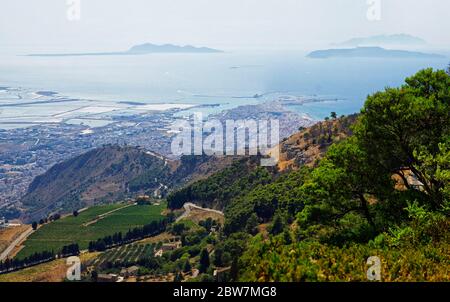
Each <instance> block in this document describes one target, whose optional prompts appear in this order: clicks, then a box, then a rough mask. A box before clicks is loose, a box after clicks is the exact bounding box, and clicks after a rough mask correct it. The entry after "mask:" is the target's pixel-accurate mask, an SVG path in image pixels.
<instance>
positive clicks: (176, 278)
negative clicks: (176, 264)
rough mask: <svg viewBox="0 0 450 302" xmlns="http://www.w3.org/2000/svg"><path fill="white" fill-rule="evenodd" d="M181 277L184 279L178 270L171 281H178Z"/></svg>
mask: <svg viewBox="0 0 450 302" xmlns="http://www.w3.org/2000/svg"><path fill="white" fill-rule="evenodd" d="M183 279H184V278H183V275H182V274H181V273H180V272H177V273H176V274H175V278H174V279H173V282H177V283H179V282H181V281H183Z"/></svg>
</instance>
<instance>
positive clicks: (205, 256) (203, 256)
mask: <svg viewBox="0 0 450 302" xmlns="http://www.w3.org/2000/svg"><path fill="white" fill-rule="evenodd" d="M209 266H210V262H209V253H208V250H206V249H203V250H202V252H201V253H200V265H199V271H200V273H206V271H207V270H208V268H209Z"/></svg>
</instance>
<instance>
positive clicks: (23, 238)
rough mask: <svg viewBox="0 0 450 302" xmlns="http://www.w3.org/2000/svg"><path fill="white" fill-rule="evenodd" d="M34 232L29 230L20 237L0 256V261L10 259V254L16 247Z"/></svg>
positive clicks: (31, 229)
mask: <svg viewBox="0 0 450 302" xmlns="http://www.w3.org/2000/svg"><path fill="white" fill-rule="evenodd" d="M33 232H34V230H33V228H29V229H28V230H26V231H25V232H23V233H22V234H20V235H19V237H17V238H16V239H15V240H14V241H13V242H11V244H10V245H9V246H8V247H7V248H6V249H5V250H4V251H3V252H2V253H1V254H0V261H3V260H5V259H6V258H8V256H9V254H10V253H11V252H12V251H13V250H14V248H15V247H16V246H18V245H19V244H20V243H22V242H23V241H25V239H27V238H28V236H30V235H31V234H32V233H33Z"/></svg>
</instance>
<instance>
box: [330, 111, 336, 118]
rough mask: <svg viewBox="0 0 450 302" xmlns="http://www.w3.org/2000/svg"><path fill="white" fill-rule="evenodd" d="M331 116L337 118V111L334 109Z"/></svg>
mask: <svg viewBox="0 0 450 302" xmlns="http://www.w3.org/2000/svg"><path fill="white" fill-rule="evenodd" d="M330 116H331V118H332V119H336V118H337V113H336V112H334V111H332V112H331V114H330Z"/></svg>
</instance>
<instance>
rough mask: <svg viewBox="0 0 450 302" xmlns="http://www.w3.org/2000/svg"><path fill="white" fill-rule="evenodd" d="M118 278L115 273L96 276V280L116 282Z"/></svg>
mask: <svg viewBox="0 0 450 302" xmlns="http://www.w3.org/2000/svg"><path fill="white" fill-rule="evenodd" d="M118 280H119V276H118V275H116V274H99V275H98V276H97V281H98V282H117V281H118Z"/></svg>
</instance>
